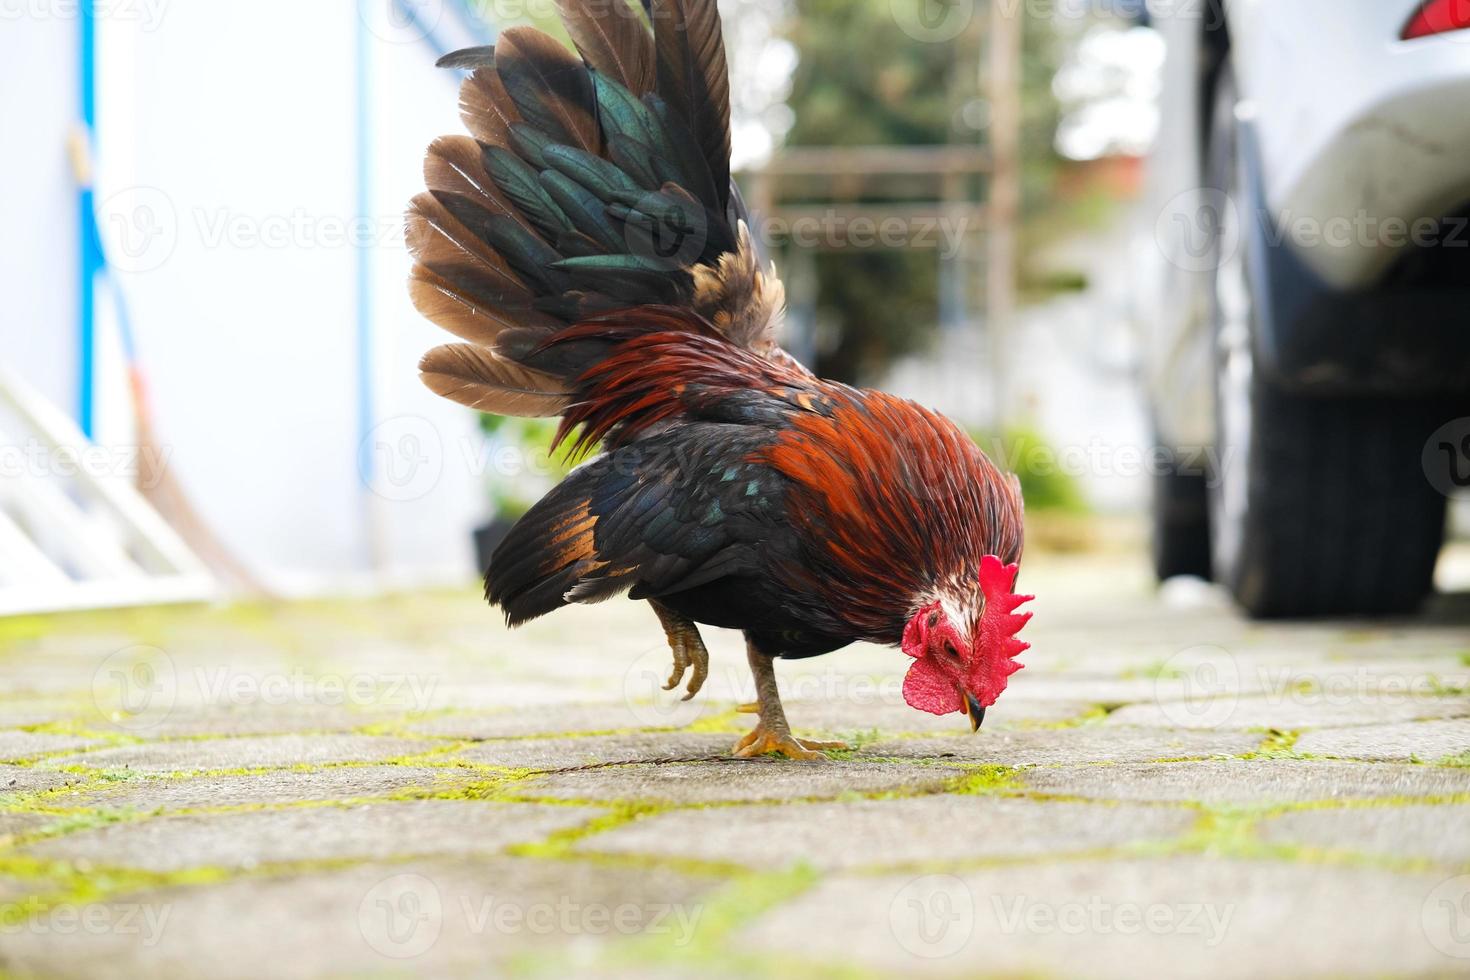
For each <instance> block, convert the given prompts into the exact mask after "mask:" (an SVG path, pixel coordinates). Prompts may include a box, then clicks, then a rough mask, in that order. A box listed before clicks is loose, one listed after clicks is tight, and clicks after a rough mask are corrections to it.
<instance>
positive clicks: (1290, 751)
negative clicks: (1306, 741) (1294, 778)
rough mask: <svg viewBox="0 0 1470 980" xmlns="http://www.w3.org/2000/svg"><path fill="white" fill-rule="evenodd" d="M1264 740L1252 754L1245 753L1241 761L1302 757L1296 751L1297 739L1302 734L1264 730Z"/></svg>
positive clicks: (1273, 729) (1271, 729)
mask: <svg viewBox="0 0 1470 980" xmlns="http://www.w3.org/2000/svg"><path fill="white" fill-rule="evenodd" d="M1264 734H1265V738H1263V739H1262V740H1261V744H1260V745H1259V746H1257V747H1256V750H1255V751H1254V752H1247V753H1246V754H1245V755H1242V756H1240V758H1242V759H1301V758H1303V756H1302V755H1301V754H1300V753H1298V752H1297V751H1296V743H1297V739H1299V738H1301V736H1302V733H1301V732H1298V731H1281V730H1279V729H1275V728H1268V729H1264Z"/></svg>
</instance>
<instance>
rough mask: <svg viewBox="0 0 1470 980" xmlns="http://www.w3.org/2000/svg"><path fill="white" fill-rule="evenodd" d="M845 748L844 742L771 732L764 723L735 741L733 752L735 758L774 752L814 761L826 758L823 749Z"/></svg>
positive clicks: (752, 757) (748, 757) (801, 759)
mask: <svg viewBox="0 0 1470 980" xmlns="http://www.w3.org/2000/svg"><path fill="white" fill-rule="evenodd" d="M845 748H847V743H845V742H815V741H809V740H807V739H800V738H797V737H796V736H794V735H792V734H791V733H789V732H784V733H783V732H773V731H771V730H770V729H769V728H767V727H766V726H765V725H756V726H755V728H754V729H753V730H752V731H751V732H750V734H748V735H746V736H745V737H744V738H742V739H741V740H740V741H739V742H736V743H735V752H734V754H735V757H736V758H737V759H754V758H755V757H756V756H761V755H769V754H771V753H775V754H777V755H784V756H785V757H786V758H788V759H798V760H800V761H803V762H815V761H817V760H819V759H825V758H827V757H826V756H825V755H823V754H822V750H823V749H845Z"/></svg>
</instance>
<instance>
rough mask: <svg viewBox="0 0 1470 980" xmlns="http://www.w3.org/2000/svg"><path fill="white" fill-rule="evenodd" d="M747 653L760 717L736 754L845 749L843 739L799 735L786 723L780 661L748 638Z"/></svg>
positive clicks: (797, 755) (799, 754)
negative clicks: (779, 688)
mask: <svg viewBox="0 0 1470 980" xmlns="http://www.w3.org/2000/svg"><path fill="white" fill-rule="evenodd" d="M745 654H746V657H747V658H748V659H749V660H750V672H751V673H752V674H754V675H755V697H756V710H757V711H758V712H759V714H760V721H758V722H756V725H755V728H754V729H753V730H752V731H751V733H750V734H749V735H747V736H745V737H744V738H742V739H741V740H740V741H739V742H737V743H736V744H735V755H736V756H737V757H739V758H742V759H749V758H752V757H754V756H758V755H765V754H767V753H769V752H776V753H779V754H780V755H784V756H786V758H788V759H808V760H809V759H823V758H826V757H825V756H823V755H822V751H821V750H822V749H845V748H847V746H846V745H845V744H844V743H842V742H811V741H806V740H804V739H799V738H796V737H795V736H794V735H792V734H791V728H790V726H788V725H787V724H786V709H785V708H783V707H781V695H780V693H778V692H777V690H776V662H775V661H774V660H773V659H772V658H770V657H768V656H766V655H765V654H764V653H761V651H759V650H757V649H756V647H755V644H754V643H751V642H750V641H749V640H746V643H745ZM742 707H743V706H742Z"/></svg>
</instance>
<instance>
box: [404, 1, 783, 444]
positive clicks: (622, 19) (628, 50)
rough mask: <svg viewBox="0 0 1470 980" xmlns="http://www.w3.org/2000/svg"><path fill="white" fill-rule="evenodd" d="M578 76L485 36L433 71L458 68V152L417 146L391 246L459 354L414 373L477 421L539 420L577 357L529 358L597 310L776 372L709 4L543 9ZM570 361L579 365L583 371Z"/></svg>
mask: <svg viewBox="0 0 1470 980" xmlns="http://www.w3.org/2000/svg"><path fill="white" fill-rule="evenodd" d="M558 6H559V7H560V9H561V11H562V16H563V19H564V21H565V23H566V25H567V29H568V32H569V33H570V35H571V37H572V39H573V41H574V43H575V44H576V46H577V49H578V51H579V52H580V53H581V55H582V59H583V60H579V59H578V58H577V57H576V55H574V54H573V53H572V52H571V51H569V50H567V49H566V48H565V47H563V46H562V45H561V44H559V43H557V42H556V41H555V40H553V39H552V38H550V37H549V36H547V35H545V34H543V33H541V32H539V31H536V30H533V29H530V28H512V29H510V30H507V31H505V32H504V33H503V34H502V35H501V37H500V39H499V41H498V43H497V44H496V45H495V47H494V48H493V49H492V48H473V49H469V50H467V51H462V52H457V53H456V54H453V55H450V56H449V57H447V58H446V59H444V61H443V62H442V63H444V64H447V65H450V66H453V67H458V68H466V69H471V70H472V73H471V74H470V75H469V76H468V78H467V79H466V80H465V82H464V84H463V87H462V89H461V98H460V105H461V110H462V115H463V118H464V121H465V124H466V126H467V127H468V128H469V130H470V132H471V133H472V134H473V136H446V137H443V138H441V139H438V140H436V141H435V142H434V143H433V144H432V145H431V146H430V147H429V153H428V159H427V160H426V162H425V166H424V177H425V182H426V184H427V187H428V189H427V191H426V192H424V193H421V194H420V195H418V196H417V197H416V198H414V200H413V203H412V205H411V207H410V210H409V214H408V228H407V237H408V243H409V246H410V248H411V250H412V252H413V254H414V256H415V258H416V260H417V265H416V266H415V268H414V271H413V278H412V281H411V283H410V293H411V295H412V298H413V301H414V304H415V306H417V308H418V309H419V310H420V311H421V312H422V313H423V314H424V315H425V316H427V317H428V318H429V319H431V320H433V321H434V322H435V323H438V324H439V325H440V326H442V327H443V328H444V329H446V330H448V331H450V332H451V333H453V334H455V335H456V336H458V337H460V338H461V339H462V340H464V341H466V343H464V344H452V345H449V346H446V347H440V348H437V349H435V350H433V351H430V352H429V354H428V355H426V357H425V358H424V361H423V363H422V365H421V369H422V371H423V376H424V380H425V382H426V383H427V384H428V385H429V387H431V388H433V389H434V391H436V392H438V393H439V394H441V395H444V396H446V397H448V398H452V399H454V400H456V401H459V402H462V403H463V404H466V405H470V406H472V407H474V408H478V409H480V410H482V411H487V412H494V413H498V414H512V415H535V416H540V415H558V414H561V413H562V411H563V410H564V409H565V408H566V407H567V405H568V401H569V399H568V393H569V391H570V390H571V389H572V382H573V381H574V380H575V379H576V378H577V377H579V376H580V375H581V374H582V373H583V372H585V371H586V370H588V369H589V368H591V367H592V366H594V364H595V363H596V361H595V357H596V355H597V353H598V351H599V348H597V347H596V346H595V345H593V346H588V345H570V346H569V347H567V349H565V350H560V351H553V352H550V353H548V346H547V345H548V342H549V341H551V340H552V339H553V338H554V337H556V336H557V335H558V334H559V333H561V332H562V331H564V330H566V329H567V328H568V327H569V326H571V325H573V324H578V323H583V322H586V321H588V320H590V319H593V318H596V317H597V316H599V315H600V314H606V313H609V312H612V311H620V310H629V309H631V308H635V307H642V306H649V305H662V306H665V307H674V308H677V309H682V310H685V311H687V312H689V313H690V314H691V315H692V317H691V318H692V319H695V320H698V319H702V320H704V321H706V322H708V323H709V324H710V325H712V326H713V327H714V329H715V330H716V331H718V332H719V333H720V334H722V335H723V336H724V337H725V338H726V339H727V340H729V341H730V342H732V343H734V344H736V345H738V346H741V347H745V348H748V349H751V350H754V351H756V352H757V353H760V354H762V355H765V356H771V357H775V356H782V355H780V354H779V351H778V350H777V348H776V347H775V342H774V339H773V333H774V330H775V327H776V325H777V322H778V321H779V319H780V314H781V307H782V301H783V297H782V291H781V285H780V282H779V281H777V280H776V278H775V276H774V274H773V273H772V272H771V271H770V270H769V269H763V268H762V267H761V265H760V263H759V262H758V260H757V258H756V250H755V248H754V246H753V245H752V243H751V240H750V237H749V233H748V230H747V227H746V221H747V218H746V215H745V212H744V208H743V205H742V204H741V203H740V199H739V195H738V194H732V193H731V185H730V177H729V174H730V166H729V155H730V126H729V84H728V80H727V77H726V64H725V54H724V44H723V41H722V39H721V32H720V21H719V15H718V12H717V10H716V6H715V2H714V0H653V2H652V3H651V4H650V5H649V10H648V15H649V19H650V20H651V21H652V23H653V25H654V32H653V34H651V35H650V33H649V31H648V29H647V28H646V27H645V26H644V23H643V20H642V18H641V17H640V15H639V14H638V13H636V12H635V10H634V9H633V8H632V7H631V6H628V5H626V4H625V3H623V2H621V0H619V2H616V3H612V4H609V3H606V2H603V0H558ZM589 358H590V359H589Z"/></svg>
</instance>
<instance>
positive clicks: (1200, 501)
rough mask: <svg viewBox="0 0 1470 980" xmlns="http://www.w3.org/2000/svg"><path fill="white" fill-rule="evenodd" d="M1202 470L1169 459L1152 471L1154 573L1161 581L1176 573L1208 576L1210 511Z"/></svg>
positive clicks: (1205, 577) (1204, 577)
mask: <svg viewBox="0 0 1470 980" xmlns="http://www.w3.org/2000/svg"><path fill="white" fill-rule="evenodd" d="M1207 487H1208V484H1207V482H1206V479H1205V474H1204V473H1202V472H1191V471H1189V470H1188V469H1187V468H1186V467H1184V466H1182V465H1180V464H1178V463H1171V464H1169V465H1168V466H1167V467H1166V468H1165V469H1162V470H1161V471H1159V472H1158V473H1156V474H1155V475H1154V480H1153V504H1152V514H1153V527H1152V532H1153V533H1152V535H1151V540H1152V544H1153V564H1154V575H1155V576H1157V577H1158V580H1159V581H1160V582H1163V581H1165V580H1166V579H1171V578H1173V577H1174V576H1176V575H1193V576H1195V577H1196V578H1202V579H1206V580H1208V579H1209V578H1210V577H1211V574H1212V573H1211V568H1210V511H1209V493H1208V489H1207Z"/></svg>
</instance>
